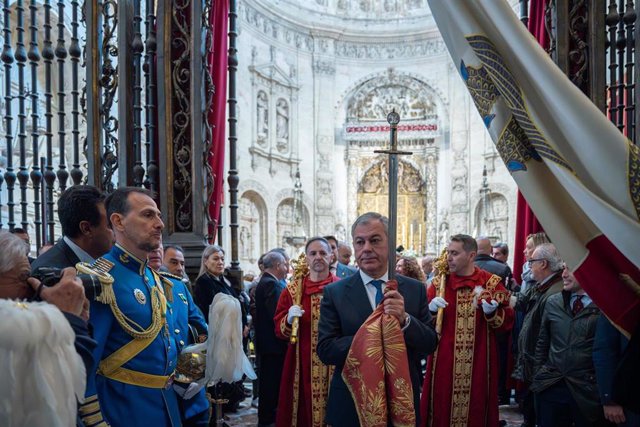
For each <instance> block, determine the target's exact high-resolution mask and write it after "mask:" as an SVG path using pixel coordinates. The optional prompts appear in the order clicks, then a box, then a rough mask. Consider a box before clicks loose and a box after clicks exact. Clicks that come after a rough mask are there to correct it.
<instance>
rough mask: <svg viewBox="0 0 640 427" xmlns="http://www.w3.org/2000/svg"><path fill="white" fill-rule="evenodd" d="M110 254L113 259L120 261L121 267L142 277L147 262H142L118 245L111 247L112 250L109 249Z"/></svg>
mask: <svg viewBox="0 0 640 427" xmlns="http://www.w3.org/2000/svg"><path fill="white" fill-rule="evenodd" d="M111 254H112V255H113V257H114V258H115V259H117V260H118V261H120V263H121V264H122V265H124V266H125V267H127V268H128V269H129V270H131V271H133V272H135V273H138V274H139V275H140V276H142V275H144V270H145V268H146V267H147V260H146V259H145V260H144V261H143V260H141V259H140V258H137V257H136V256H135V255H133V254H132V253H131V252H129V251H128V250H126V249H125V248H123V247H122V246H120V245H119V244H118V243H116V244H115V245H113V249H111Z"/></svg>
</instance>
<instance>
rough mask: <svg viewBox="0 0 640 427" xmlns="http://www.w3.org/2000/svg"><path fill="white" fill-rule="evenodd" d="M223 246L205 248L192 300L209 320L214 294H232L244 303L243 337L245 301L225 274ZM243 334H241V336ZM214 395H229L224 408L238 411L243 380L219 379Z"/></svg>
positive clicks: (241, 304) (245, 311)
mask: <svg viewBox="0 0 640 427" xmlns="http://www.w3.org/2000/svg"><path fill="white" fill-rule="evenodd" d="M224 273H225V268H224V250H223V249H222V248H221V247H220V246H218V245H209V246H207V247H206V248H205V249H204V251H203V252H202V260H201V262H200V272H199V273H198V278H197V279H196V281H195V284H194V286H193V300H194V301H195V303H196V305H197V306H198V307H199V308H200V310H202V314H204V317H205V318H206V319H207V322H208V320H209V306H210V305H211V302H212V301H213V298H214V297H215V296H216V295H217V294H218V293H223V294H227V295H231V296H232V297H234V298H236V299H237V300H238V301H240V306H241V307H242V327H243V337H246V336H247V335H248V332H249V329H248V327H247V310H246V304H245V303H246V301H245V298H244V297H243V295H242V294H241V292H240V291H239V287H238V286H233V284H232V282H231V281H230V280H229V278H228V277H226V276H225V274H224ZM243 337H240V338H241V339H242V338H243ZM210 392H211V393H213V394H212V395H215V396H217V397H219V398H220V397H224V398H228V399H229V403H227V404H226V405H224V407H223V410H224V411H225V412H235V411H236V410H237V409H238V406H239V404H240V402H241V401H242V400H243V399H244V388H243V386H242V381H240V382H239V383H234V384H227V383H219V384H218V385H217V386H216V390H215V391H213V390H210Z"/></svg>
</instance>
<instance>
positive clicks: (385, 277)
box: [358, 269, 389, 285]
mask: <svg viewBox="0 0 640 427" xmlns="http://www.w3.org/2000/svg"><path fill="white" fill-rule="evenodd" d="M358 271H359V272H360V278H361V279H362V283H364V284H365V285H366V284H368V283H369V282H370V281H372V280H376V279H378V280H382V281H383V282H385V283H386V282H387V280H389V272H388V271H385V272H384V274H383V275H382V276H380V277H377V278H373V277H371V276H369V275H368V274H367V273H365V272H364V271H362V269H360V270H358Z"/></svg>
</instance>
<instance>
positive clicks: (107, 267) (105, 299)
mask: <svg viewBox="0 0 640 427" xmlns="http://www.w3.org/2000/svg"><path fill="white" fill-rule="evenodd" d="M113 266H114V264H113V263H112V262H111V261H107V260H106V259H104V258H98V259H97V260H96V261H95V262H94V263H93V264H88V263H86V262H79V263H77V264H76V271H77V272H78V273H82V274H90V275H92V276H96V277H97V278H98V280H99V281H100V285H101V287H102V291H101V292H100V296H98V297H96V301H98V302H101V303H103V304H109V305H111V304H114V303H115V301H116V296H115V293H114V292H113V282H114V279H113V276H112V275H111V274H109V271H111V269H112V268H113Z"/></svg>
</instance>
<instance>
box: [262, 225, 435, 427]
mask: <svg viewBox="0 0 640 427" xmlns="http://www.w3.org/2000/svg"><path fill="white" fill-rule="evenodd" d="M388 228H389V221H388V219H387V218H386V217H384V216H382V215H380V214H379V213H376V212H368V213H365V214H363V215H361V216H360V217H358V219H356V221H355V222H354V224H353V226H352V227H351V236H352V237H353V248H354V251H355V258H356V262H357V263H358V266H359V267H360V269H359V270H358V272H357V273H355V274H353V275H351V276H349V277H347V278H345V279H343V280H340V281H338V282H335V283H332V284H330V285H327V286H326V287H325V288H324V290H323V297H322V303H321V305H320V322H319V324H318V348H317V353H318V356H319V357H320V360H321V361H322V363H324V364H325V365H335V367H336V368H335V372H334V374H333V380H332V381H331V386H330V390H329V398H328V400H327V409H326V414H327V415H326V419H325V421H326V423H327V424H329V425H332V426H334V427H339V426H340V427H350V426H357V425H360V423H359V420H358V414H357V412H356V406H355V403H354V398H353V397H352V395H351V393H350V392H349V389H348V388H347V385H346V384H345V382H344V380H343V378H342V369H343V367H344V365H345V363H346V360H347V354H348V353H349V349H350V347H351V343H352V341H353V339H354V336H355V335H356V333H357V332H358V330H359V329H360V327H361V326H362V325H363V323H365V321H366V320H367V318H369V316H370V315H371V314H372V313H373V312H374V310H376V309H377V307H378V305H380V306H382V307H383V308H384V313H385V314H386V315H389V316H392V317H395V318H396V320H397V321H398V323H399V324H400V327H401V330H402V332H401V334H402V338H403V339H404V343H405V345H406V355H404V356H403V357H406V359H407V361H408V362H409V373H410V376H411V382H412V386H413V387H412V388H413V397H414V408H412V409H415V410H416V411H417V409H418V407H419V396H420V381H421V378H420V368H421V366H420V360H421V359H422V358H423V357H424V356H425V355H427V354H430V353H432V352H433V351H434V350H435V348H436V345H437V342H438V340H437V337H436V333H435V331H434V329H433V326H432V325H431V315H430V314H429V308H428V303H427V295H426V291H425V287H424V284H422V283H420V282H419V281H417V280H414V279H410V278H408V277H404V276H400V275H398V276H396V281H397V282H398V287H397V290H391V289H388V288H387V286H388V284H389V283H390V282H389V281H388V279H389V245H388ZM364 369H366V368H365V367H363V370H364ZM260 404H262V401H261V402H260ZM399 405H401V406H403V405H402V404H399ZM405 408H406V407H405ZM416 419H419V414H416Z"/></svg>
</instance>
